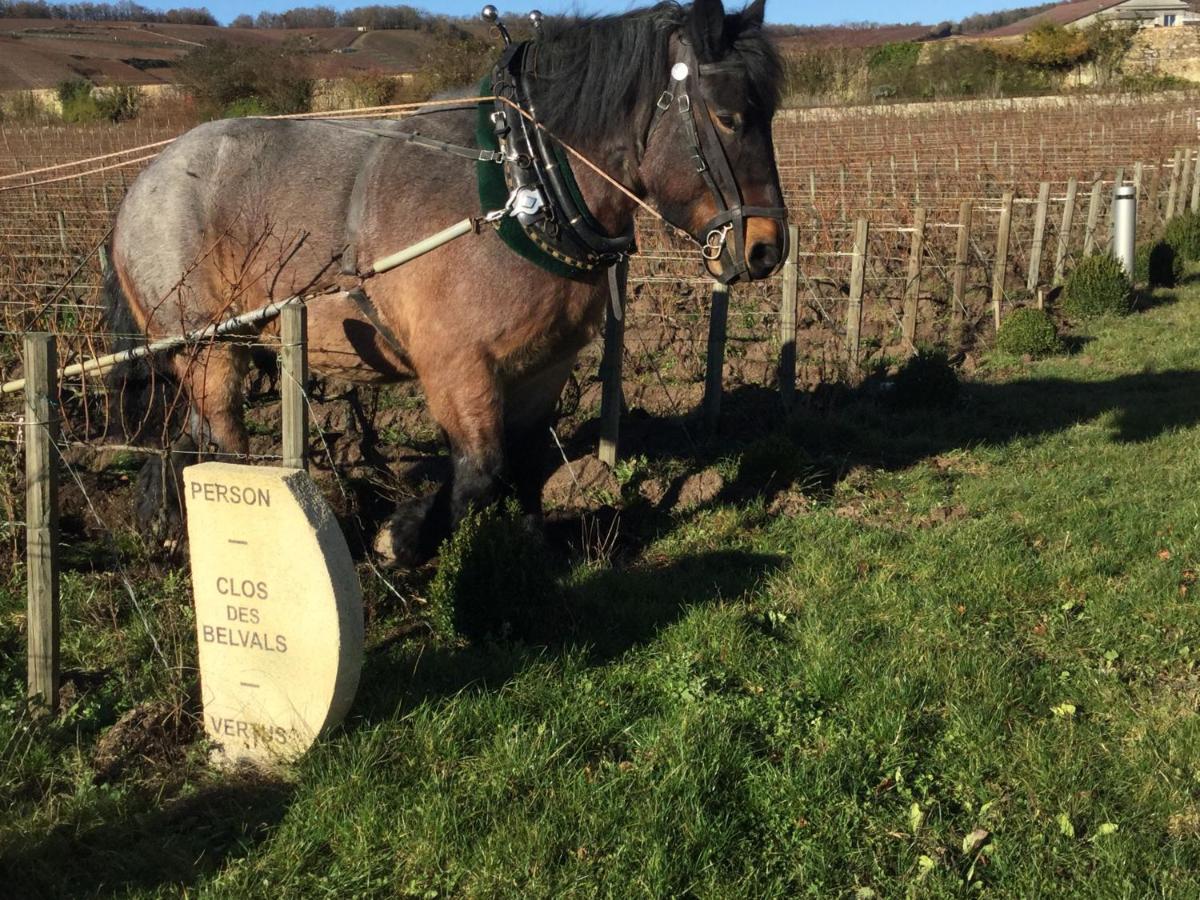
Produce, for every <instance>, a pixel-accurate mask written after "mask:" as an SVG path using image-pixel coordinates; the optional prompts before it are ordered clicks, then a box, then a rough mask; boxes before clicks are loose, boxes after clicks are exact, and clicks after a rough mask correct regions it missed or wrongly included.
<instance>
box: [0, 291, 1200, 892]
mask: <svg viewBox="0 0 1200 900" xmlns="http://www.w3.org/2000/svg"><path fill="white" fill-rule="evenodd" d="M1198 334H1200V286H1195V285H1192V286H1188V287H1184V288H1181V289H1179V290H1178V291H1160V292H1159V293H1158V294H1157V296H1156V298H1155V303H1154V305H1153V306H1152V308H1150V309H1148V310H1146V311H1144V312H1140V313H1137V314H1135V315H1133V316H1131V317H1129V318H1127V319H1122V320H1113V321H1102V322H1099V323H1098V324H1095V325H1093V326H1091V327H1090V328H1088V329H1085V330H1083V331H1082V332H1081V333H1080V334H1079V335H1078V336H1077V337H1078V340H1077V342H1076V343H1077V344H1078V345H1079V346H1078V347H1077V349H1076V350H1075V352H1074V353H1072V354H1071V355H1068V356H1062V357H1057V358H1053V359H1049V360H1046V361H1042V362H1033V363H1030V362H1023V361H1021V360H1019V359H1015V358H1003V357H992V358H988V359H986V360H985V365H984V368H983V370H982V371H981V372H979V373H977V374H976V376H975V377H974V379H973V380H971V381H970V382H968V383H967V384H966V385H965V386H964V388H963V390H962V392H961V394H960V395H959V396H958V398H957V399H955V400H954V402H953V403H952V404H951V405H949V406H947V407H944V408H937V409H925V410H916V411H910V412H892V411H889V410H888V409H887V408H885V407H883V406H881V405H880V404H879V403H878V402H877V400H876V399H873V398H872V397H871V396H867V395H866V394H865V393H864V395H863V396H861V397H850V398H848V399H846V400H844V401H840V402H838V403H836V404H835V408H833V409H832V410H831V411H827V410H818V409H816V408H815V407H814V408H812V409H808V410H805V411H801V412H800V413H798V414H797V415H796V416H795V417H794V418H793V419H792V420H790V421H788V422H786V423H780V425H779V426H778V428H777V430H776V431H774V432H773V433H771V434H770V435H767V436H763V434H762V426H761V424H760V425H758V426H756V429H757V430H756V433H755V435H754V439H753V440H750V441H749V442H747V443H742V444H740V445H738V446H736V447H735V449H732V450H730V449H728V447H729V446H730V445H728V444H726V445H725V448H724V449H721V448H718V449H715V450H713V451H712V452H711V453H710V454H709V456H708V458H707V459H704V460H702V461H701V462H694V463H693V461H692V457H691V455H690V454H688V453H684V452H680V453H678V454H677V455H676V457H675V458H669V457H665V456H661V455H660V456H644V457H638V458H636V459H634V460H632V461H631V462H629V463H627V464H626V465H625V466H624V467H623V468H622V478H623V479H624V481H625V488H626V490H625V492H624V493H625V494H626V495H627V496H626V510H625V512H624V513H623V521H622V525H621V528H622V532H621V536H620V539H619V541H618V546H619V549H618V552H616V553H615V554H614V555H613V556H612V558H606V556H605V554H603V553H600V554H592V557H593V558H592V559H591V561H588V560H586V559H584V558H582V556H581V555H579V554H576V555H575V556H573V557H571V559H570V560H569V561H568V562H560V563H558V564H556V565H554V566H551V567H550V568H549V569H548V570H547V575H546V576H545V579H546V580H545V582H544V585H543V586H544V587H545V589H546V591H548V593H549V595H550V602H551V605H552V607H553V612H552V613H551V614H550V615H549V619H548V621H550V622H551V623H552V627H549V628H543V629H541V633H538V629H537V628H536V627H532V626H531V628H532V630H531V631H528V632H527V633H526V638H525V639H523V640H519V639H511V638H509V639H503V640H488V639H479V640H474V641H467V640H463V639H450V638H445V637H443V638H439V639H436V640H434V639H426V638H413V637H407V638H398V639H391V638H390V637H388V635H391V634H394V633H396V629H397V626H398V624H402V621H403V615H406V614H407V613H404V614H402V613H401V612H400V611H394V613H392V614H389V613H388V612H387V610H386V609H385V610H384V611H383V613H381V614H380V615H379V616H378V617H377V618H376V620H375V621H374V622H373V623H372V627H371V630H370V632H369V640H370V641H371V644H372V647H373V649H372V651H371V653H370V654H369V658H368V663H367V668H366V672H365V675H364V680H363V686H362V688H361V690H360V695H359V698H358V700H357V702H356V705H355V708H354V710H353V712H352V714H351V717H350V719H349V720H348V721H347V723H346V724H345V725H344V726H343V728H342V729H340V730H339V731H338V732H337V733H335V734H333V735H332V736H330V737H329V739H328V740H326V741H324V742H323V743H322V744H321V745H320V746H319V747H318V748H317V749H316V750H315V751H314V752H312V753H311V754H310V755H309V756H308V757H307V758H306V759H305V760H304V761H303V762H301V763H300V764H299V765H298V766H297V767H296V769H295V770H294V772H292V773H290V774H289V777H288V778H286V779H285V780H283V781H278V782H271V781H263V780H261V779H256V778H254V777H252V776H249V775H247V776H237V777H222V776H218V775H216V774H214V773H212V772H210V771H209V770H207V769H206V768H205V767H204V766H203V764H202V759H203V748H202V747H200V746H199V745H198V744H197V743H195V742H192V743H187V742H183V746H182V747H179V748H177V749H176V751H175V752H174V753H173V754H170V753H168V754H167V755H166V759H165V761H164V759H163V754H162V753H159V752H157V751H156V752H155V753H151V752H150V751H146V752H145V753H143V755H144V756H146V757H147V758H148V759H149V758H150V757H153V758H154V760H157V761H154V760H150V761H143V762H140V763H137V764H130V765H128V766H126V767H125V768H124V769H123V770H122V771H119V772H117V773H115V774H113V773H109V774H107V775H106V776H104V777H100V778H97V772H98V763H97V760H96V755H95V750H94V748H95V746H96V743H97V740H98V738H99V736H100V735H102V734H103V733H104V728H105V727H106V726H108V725H110V724H111V723H112V722H113V721H114V720H115V719H116V718H117V717H118V716H119V715H120V714H121V713H123V712H124V711H125V710H126V709H128V708H129V707H131V706H134V705H135V704H137V703H139V702H142V701H144V700H146V699H147V698H148V697H152V698H156V699H157V700H158V701H159V702H161V703H162V704H163V707H164V713H163V716H164V721H165V722H167V724H166V725H163V729H162V730H164V731H166V732H169V731H170V729H171V728H176V729H181V730H184V731H186V727H187V726H186V724H178V723H176V722H175V719H172V718H171V714H172V710H173V709H186V708H188V704H189V702H191V701H189V700H188V696H189V691H190V690H192V687H191V685H190V682H189V680H188V678H187V677H185V676H184V675H181V674H179V673H180V672H187V671H188V669H187V667H188V664H189V660H190V658H191V657H190V656H189V654H190V653H191V652H192V651H191V650H190V649H189V644H190V641H189V631H188V629H190V628H191V627H192V626H191V622H190V618H189V612H188V600H187V598H188V588H187V582H186V575H185V574H183V573H179V572H166V573H163V572H161V571H157V570H155V572H154V574H153V575H149V574H148V575H146V577H147V578H151V577H152V578H154V579H157V580H155V581H153V582H151V583H149V584H143V585H142V590H141V591H140V593H139V596H141V597H143V598H152V599H149V600H146V601H145V602H144V604H143V606H144V605H145V604H149V608H142V609H140V610H135V609H131V608H129V606H130V604H129V603H128V601H127V597H126V593H125V592H124V590H123V588H122V587H121V582H120V579H119V577H117V576H112V575H108V576H99V575H94V574H86V573H71V574H69V575H68V577H67V581H66V585H65V588H64V604H65V621H64V635H65V636H66V640H67V648H66V651H65V652H66V658H67V659H66V664H67V665H68V666H69V667H71V668H72V670H73V671H76V672H79V673H84V675H86V674H87V673H93V674H94V677H93V678H92V679H91V680H90V681H89V680H88V679H87V678H85V677H84V675H80V676H78V677H79V681H80V684H81V685H82V687H80V688H79V699H78V700H76V701H75V702H74V704H73V705H72V706H71V709H70V711H69V712H68V713H67V714H66V715H64V716H63V717H61V718H60V719H58V720H57V721H54V722H50V723H47V722H39V721H35V720H32V719H30V718H29V716H28V715H27V714H25V713H24V712H23V704H22V702H21V679H22V677H23V670H24V663H23V659H22V658H21V654H20V648H21V645H22V640H23V637H22V618H23V611H22V605H23V595H22V588H21V583H20V573H19V572H17V573H16V574H15V575H14V576H13V577H11V578H10V579H8V581H7V586H6V587H4V588H2V589H0V652H2V653H3V660H4V662H3V670H2V674H0V678H2V682H0V685H2V688H3V693H2V694H0V809H4V810H5V812H4V813H3V815H0V885H4V887H2V888H0V893H4V892H5V891H8V890H12V891H14V893H13V894H12V896H22V897H26V896H39V895H48V896H59V895H63V894H72V893H74V894H85V895H90V894H92V893H99V894H104V895H108V894H114V893H115V894H125V893H130V894H133V895H136V896H141V895H156V894H166V895H177V894H179V893H180V892H181V891H182V890H183V889H184V888H185V887H186V888H187V891H188V893H189V896H191V895H196V896H212V897H252V896H261V897H271V898H279V897H290V896H330V897H335V896H336V897H344V896H381V897H392V896H397V895H403V896H418V897H444V896H536V897H542V896H564V895H565V896H596V895H603V896H616V897H629V896H646V897H661V896H668V895H696V896H705V897H733V896H745V897H762V896H816V897H856V898H870V897H900V896H909V895H911V896H918V897H926V896H929V897H941V896H946V897H959V896H964V895H973V894H975V893H985V894H988V895H991V896H1001V897H1038V896H1080V897H1139V898H1140V897H1147V896H1172V897H1176V896H1177V897H1196V896H1200V716H1198V715H1197V712H1198V710H1200V671H1198V669H1197V662H1198V661H1200V611H1198V610H1197V605H1196V604H1197V594H1198V593H1200V583H1198V581H1197V574H1196V573H1197V571H1198V570H1200V531H1198V529H1200V487H1198V484H1200V337H1197V335H1198ZM737 403H738V398H737V397H736V396H735V397H733V398H731V399H730V401H729V409H730V414H731V419H732V421H733V422H734V423H736V415H737V413H736V409H737ZM758 421H760V422H761V420H758ZM731 429H732V426H731ZM700 455H701V456H703V453H701V454H700ZM689 465H693V469H692V471H694V470H695V467H698V466H702V465H707V466H709V467H710V468H712V469H714V470H716V471H717V472H718V473H720V475H721V483H722V484H723V488H722V490H721V491H720V492H718V493H717V495H716V496H715V497H714V498H711V499H709V500H707V501H706V502H703V503H701V504H700V505H699V506H695V507H692V508H690V509H687V510H686V511H684V510H675V511H671V512H667V511H656V510H655V509H654V508H653V507H652V506H651V505H650V504H649V503H647V502H646V501H644V500H639V499H638V497H639V494H638V490H637V488H638V485H639V484H644V483H646V482H647V481H649V480H651V479H654V478H670V477H674V478H682V477H683V476H684V475H685V474H687V466H689ZM597 557H598V558H597ZM129 565H130V566H131V567H133V568H135V569H136V567H137V565H138V563H137V559H136V554H135V555H134V561H133V562H132V563H130V564H129ZM463 584H466V585H471V584H473V585H474V588H473V590H474V591H482V590H483V589H484V588H485V587H487V586H490V588H491V589H492V590H494V591H495V593H496V595H497V598H496V599H495V600H494V602H496V603H505V602H507V603H510V604H511V603H515V602H518V601H519V600H520V599H521V598H520V597H516V598H514V597H513V596H512V594H513V593H520V592H524V591H527V590H529V584H530V580H529V578H528V577H525V578H522V579H519V580H513V576H512V573H511V572H508V573H506V572H505V571H504V569H503V568H501V569H500V570H498V571H496V572H495V573H494V575H493V577H492V578H491V580H490V581H489V582H484V581H478V580H477V581H475V582H470V581H464V582H461V583H460V587H461V585H463ZM443 588H444V586H443ZM436 589H437V588H436V584H435V586H434V587H433V588H431V590H432V591H433V592H434V593H436ZM462 589H463V590H465V589H466V588H462ZM459 599H465V598H459ZM541 602H542V603H545V602H547V601H546V600H545V599H543V600H542V601H541ZM547 632H549V634H547ZM176 718H180V719H184V718H186V715H180V716H176ZM171 723H175V724H171Z"/></svg>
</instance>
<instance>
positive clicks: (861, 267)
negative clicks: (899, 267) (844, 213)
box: [846, 217, 869, 367]
mask: <svg viewBox="0 0 1200 900" xmlns="http://www.w3.org/2000/svg"><path fill="white" fill-rule="evenodd" d="M868 229H869V226H868V225H867V220H866V219H864V218H861V217H860V218H859V219H858V221H857V222H856V223H855V225H854V254H853V258H852V260H851V263H850V302H849V304H847V306H846V351H847V353H848V355H849V357H850V364H851V365H852V366H855V367H857V366H858V350H859V338H860V337H861V333H862V300H863V282H864V281H865V280H866V272H867V235H868Z"/></svg>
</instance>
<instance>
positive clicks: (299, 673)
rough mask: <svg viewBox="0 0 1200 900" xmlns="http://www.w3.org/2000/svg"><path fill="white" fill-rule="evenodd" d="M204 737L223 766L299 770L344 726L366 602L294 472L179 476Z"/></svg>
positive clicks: (207, 467) (304, 478)
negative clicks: (281, 765) (295, 765)
mask: <svg viewBox="0 0 1200 900" xmlns="http://www.w3.org/2000/svg"><path fill="white" fill-rule="evenodd" d="M183 479H184V497H185V501H186V504H187V524H188V541H189V544H190V548H191V560H192V589H193V592H194V594H195V598H196V637H197V639H198V641H199V645H200V693H201V698H202V700H203V703H204V729H205V732H206V733H207V735H208V737H209V738H210V739H211V740H212V741H213V742H214V743H215V744H217V746H218V747H219V748H220V751H221V753H222V754H223V756H224V757H225V759H226V760H227V761H229V762H234V761H237V760H243V759H248V760H251V761H254V762H257V763H267V764H270V763H274V762H280V761H287V760H291V759H295V758H296V757H297V756H299V755H300V754H302V753H303V752H304V751H305V750H307V749H308V748H309V747H310V746H311V745H312V743H313V741H314V740H316V738H317V736H318V735H319V734H320V733H321V732H322V731H324V730H326V729H328V728H330V727H332V726H333V725H336V724H337V723H338V722H340V721H341V720H342V718H343V717H344V716H345V714H346V711H347V710H348V709H349V707H350V702H351V700H353V698H354V692H355V689H356V688H357V687H358V676H359V673H360V671H361V669H362V655H363V615H362V594H361V591H360V588H359V584H358V576H357V574H356V573H355V571H354V564H353V562H352V561H351V559H350V551H349V549H348V548H347V547H346V539H345V537H343V535H342V532H341V529H340V528H339V527H338V524H337V521H336V520H335V519H334V516H333V513H332V511H331V510H330V509H329V506H328V505H327V504H326V503H325V500H324V499H323V498H322V497H321V494H320V492H319V491H318V490H317V488H316V486H315V485H314V484H313V482H312V479H310V478H309V477H308V474H307V473H306V472H304V471H302V470H299V469H283V468H275V467H269V466H243V465H232V464H229V463H217V462H206V463H200V464H198V465H194V466H189V467H188V468H186V469H184V472H183Z"/></svg>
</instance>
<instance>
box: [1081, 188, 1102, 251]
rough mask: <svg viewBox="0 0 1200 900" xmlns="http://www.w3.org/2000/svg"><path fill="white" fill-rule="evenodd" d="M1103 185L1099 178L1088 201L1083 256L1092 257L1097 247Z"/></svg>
mask: <svg viewBox="0 0 1200 900" xmlns="http://www.w3.org/2000/svg"><path fill="white" fill-rule="evenodd" d="M1103 186H1104V185H1103V183H1102V182H1101V181H1100V179H1099V178H1097V179H1096V180H1095V181H1094V182H1092V196H1091V198H1090V199H1089V200H1088V214H1087V225H1086V226H1084V229H1083V255H1084V256H1090V255H1091V252H1092V250H1093V248H1094V247H1095V246H1096V224H1097V223H1098V222H1099V221H1100V189H1101V188H1102V187H1103Z"/></svg>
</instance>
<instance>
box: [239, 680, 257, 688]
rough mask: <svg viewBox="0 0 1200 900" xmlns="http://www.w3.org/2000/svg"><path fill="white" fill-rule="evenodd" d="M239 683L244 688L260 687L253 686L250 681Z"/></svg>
mask: <svg viewBox="0 0 1200 900" xmlns="http://www.w3.org/2000/svg"><path fill="white" fill-rule="evenodd" d="M238 683H239V684H240V685H241V686H242V687H252V688H256V687H258V685H257V684H251V683H250V682H249V681H240V682H238Z"/></svg>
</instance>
